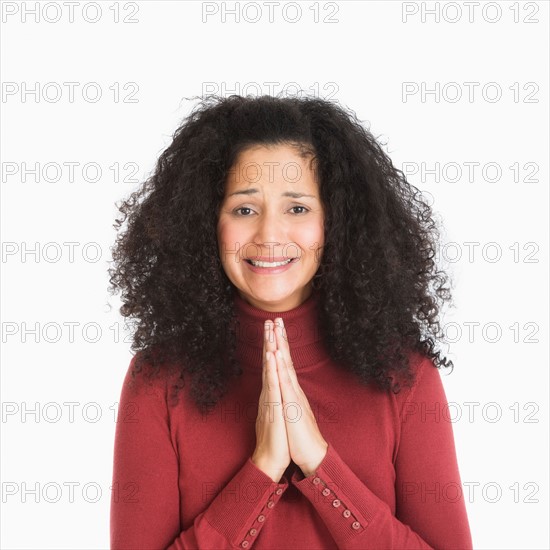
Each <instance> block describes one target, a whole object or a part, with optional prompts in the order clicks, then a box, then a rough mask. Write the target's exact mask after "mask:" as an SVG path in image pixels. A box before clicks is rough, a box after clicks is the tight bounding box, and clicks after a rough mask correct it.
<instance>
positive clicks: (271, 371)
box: [266, 351, 283, 421]
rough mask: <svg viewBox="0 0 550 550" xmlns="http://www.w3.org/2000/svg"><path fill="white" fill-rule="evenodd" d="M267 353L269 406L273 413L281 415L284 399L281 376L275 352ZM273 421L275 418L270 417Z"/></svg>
mask: <svg viewBox="0 0 550 550" xmlns="http://www.w3.org/2000/svg"><path fill="white" fill-rule="evenodd" d="M266 353H267V388H268V390H267V399H266V401H267V402H268V404H267V408H268V410H269V411H270V416H272V414H273V413H274V414H276V415H281V413H282V406H283V399H282V395H281V386H280V384H279V376H278V374H277V365H276V360H275V356H274V354H273V352H271V351H268V352H266ZM270 420H271V421H273V418H270Z"/></svg>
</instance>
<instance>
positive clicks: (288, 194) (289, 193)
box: [227, 189, 317, 199]
mask: <svg viewBox="0 0 550 550" xmlns="http://www.w3.org/2000/svg"><path fill="white" fill-rule="evenodd" d="M254 193H258V190H257V189H243V190H242V191H234V192H233V193H230V194H229V195H227V197H228V198H229V197H232V196H233V195H252V194H254ZM281 197H291V198H293V199H301V198H302V197H311V198H312V199H316V198H317V197H316V196H315V195H306V194H305V193H295V192H294V191H286V192H285V193H281Z"/></svg>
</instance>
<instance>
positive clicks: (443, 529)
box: [291, 358, 472, 550]
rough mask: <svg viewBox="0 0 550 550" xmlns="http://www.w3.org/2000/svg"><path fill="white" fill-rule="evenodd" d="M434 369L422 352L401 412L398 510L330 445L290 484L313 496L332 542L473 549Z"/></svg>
mask: <svg viewBox="0 0 550 550" xmlns="http://www.w3.org/2000/svg"><path fill="white" fill-rule="evenodd" d="M446 404H447V400H446V396H445V392H444V388H443V384H442V381H441V377H440V374H439V372H438V370H437V369H436V368H435V367H434V366H433V364H432V362H431V361H430V360H428V359H427V358H426V360H424V361H423V362H422V364H421V366H420V367H419V370H418V375H417V378H416V380H415V384H414V385H413V388H412V390H411V392H410V394H409V395H408V396H407V398H406V400H405V402H404V404H403V407H402V410H401V414H400V417H401V418H400V420H401V436H400V441H399V447H398V450H397V455H396V458H395V464H394V467H395V472H396V478H395V496H396V515H395V516H394V515H393V514H392V512H391V509H390V507H389V506H388V505H387V503H385V502H384V501H382V500H381V499H379V498H378V497H377V496H376V495H375V494H374V493H373V492H372V491H371V490H370V489H369V488H368V487H367V486H366V485H365V484H363V482H362V481H361V480H360V479H359V478H358V477H357V476H356V475H355V473H354V472H353V471H352V470H351V469H350V468H349V467H348V466H347V464H346V463H345V462H344V461H343V460H342V458H341V457H340V455H339V454H338V453H337V451H336V449H335V448H334V447H333V446H332V445H331V444H330V442H329V446H328V449H327V454H326V455H325V457H324V459H323V461H322V462H321V464H320V465H319V467H318V469H317V470H316V471H315V472H314V473H313V474H311V475H310V476H308V477H304V475H303V473H302V472H301V471H299V470H298V471H297V472H295V473H294V475H293V476H292V478H291V482H292V484H293V485H295V486H296V487H297V488H298V489H299V490H300V491H301V493H302V494H303V495H304V496H305V497H306V498H307V499H308V500H309V501H310V502H311V504H312V505H313V506H314V507H315V509H316V510H317V512H318V514H319V515H320V516H321V518H322V520H323V522H324V523H325V525H326V526H327V528H328V529H329V531H330V532H331V535H332V537H333V538H334V540H335V541H336V544H337V545H338V548H341V549H343V548H349V549H365V550H366V549H369V548H402V549H405V548H408V549H412V548H419V549H435V548H437V549H438V550H451V549H457V550H458V549H460V550H471V548H472V539H471V535H470V528H469V524H468V517H467V514H466V506H465V503H464V498H463V492H462V485H461V480H460V475H459V470H458V464H457V459H456V452H455V443H454V436H453V431H452V426H451V424H450V422H449V421H446V420H444V419H443V417H442V415H441V414H437V412H438V411H439V412H440V411H441V410H443V409H444V407H445V405H446Z"/></svg>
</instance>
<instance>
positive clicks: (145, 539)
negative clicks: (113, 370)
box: [111, 292, 472, 550]
mask: <svg viewBox="0 0 550 550" xmlns="http://www.w3.org/2000/svg"><path fill="white" fill-rule="evenodd" d="M316 300H317V295H316V293H315V292H314V293H313V294H311V295H310V297H309V298H308V299H307V300H306V301H305V302H304V303H302V304H301V305H300V306H298V307H296V308H294V309H292V310H290V311H286V312H281V313H272V312H267V311H262V310H260V309H257V308H255V307H253V306H251V305H250V304H248V303H247V302H246V301H244V300H243V299H242V298H241V297H240V296H239V295H238V294H235V308H236V310H235V311H236V312H237V315H238V319H239V322H240V325H239V330H238V344H237V357H238V359H239V362H240V365H241V367H242V368H243V371H244V372H243V374H242V375H241V376H240V377H237V378H234V379H233V380H232V382H231V386H230V390H229V392H228V393H227V394H226V395H225V396H224V397H223V399H222V400H221V401H220V402H219V403H218V404H217V406H216V407H215V408H214V409H213V410H212V411H211V412H210V413H209V414H207V415H201V414H200V413H199V412H198V410H197V409H196V407H195V405H194V403H193V401H192V400H191V398H190V397H189V395H188V391H189V384H186V386H185V387H184V388H183V389H182V390H180V391H181V392H182V393H181V394H180V397H179V402H178V404H177V405H176V406H175V407H171V406H169V404H168V402H167V384H169V383H170V381H169V380H168V378H169V377H166V376H165V377H164V378H161V377H159V378H156V379H154V383H153V385H152V386H149V385H148V384H147V382H146V381H145V380H144V379H143V376H142V375H141V374H138V375H137V376H136V382H135V383H134V384H133V385H132V384H129V382H130V380H131V376H130V371H131V369H132V366H133V363H134V359H132V361H131V363H130V367H129V369H128V372H127V374H126V378H125V380H124V385H123V388H122V392H121V397H120V403H119V416H118V422H117V426H116V436H115V448H114V471H113V491H112V498H111V548H112V549H117V550H118V549H132V550H135V549H148V550H153V549H155V550H156V549H158V550H160V549H169V550H181V549H183V548H200V549H205V550H206V549H216V550H217V549H224V548H249V549H250V548H252V547H254V548H257V549H260V548H271V549H277V550H281V549H284V548H294V549H301V550H303V549H307V548H312V549H313V548H314V549H321V548H350V549H361V550H364V549H368V548H376V549H386V548H408V549H410V548H437V549H441V550H443V549H451V548H453V549H461V550H465V549H471V548H472V541H471V536H470V530H469V525H468V518H467V514H466V508H465V504H464V499H463V493H462V485H461V481H460V475H459V470H458V466H457V460H456V454H455V446H454V438H453V432H452V426H451V424H450V423H449V422H448V421H446V420H445V419H444V418H443V416H442V415H441V414H438V413H437V411H441V410H442V409H443V407H444V406H445V404H446V403H447V401H446V397H445V392H444V389H443V385H442V383H441V378H440V374H439V372H438V370H437V369H436V368H435V367H434V365H433V363H432V362H431V361H430V360H429V359H428V358H427V357H422V356H420V355H415V356H414V357H412V361H411V362H412V364H413V365H415V369H416V382H415V385H414V386H413V387H412V388H404V389H402V390H401V392H400V393H398V394H396V395H395V394H392V393H391V392H384V391H381V390H379V389H376V388H375V387H374V386H372V385H368V386H364V385H362V384H361V383H360V382H359V381H358V379H356V377H355V376H354V375H352V374H351V373H348V372H347V371H346V370H344V369H343V368H342V367H340V366H339V365H338V364H335V363H334V362H333V361H332V360H331V358H330V357H329V355H328V352H327V350H326V348H325V346H324V345H323V342H322V341H321V339H320V335H319V331H318V323H317V313H316V304H317V301H316ZM275 317H282V318H283V321H284V324H285V328H286V331H287V337H288V341H289V347H290V353H291V356H292V360H293V363H294V368H295V369H296V373H297V375H298V381H299V383H300V385H301V387H302V389H303V390H304V392H305V394H306V396H307V398H308V400H309V403H310V405H311V407H312V410H313V412H314V414H315V417H316V419H317V424H318V426H319V429H320V431H321V433H322V434H323V437H324V438H325V440H326V441H327V443H328V445H329V446H328V450H327V454H326V456H325V458H324V459H323V461H322V462H321V464H320V465H319V467H318V469H317V470H316V471H315V472H314V473H313V474H312V475H310V476H309V477H304V475H303V474H302V472H301V471H300V470H299V469H298V467H297V466H295V465H294V463H291V464H290V466H289V468H288V469H287V471H286V472H285V474H284V476H283V477H282V478H281V480H280V482H279V483H275V482H273V481H272V480H271V478H270V477H269V476H267V475H266V474H264V472H262V471H261V470H260V469H259V468H257V467H256V466H255V465H254V464H253V462H252V461H251V459H250V457H251V456H252V453H253V452H254V448H255V445H256V433H255V422H256V414H257V411H258V400H259V396H260V391H261V387H262V378H261V373H262V357H261V355H262V347H263V323H264V321H265V320H266V319H273V320H274V319H275ZM289 414H290V412H289Z"/></svg>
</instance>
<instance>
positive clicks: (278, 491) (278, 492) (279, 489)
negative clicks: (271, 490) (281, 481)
mask: <svg viewBox="0 0 550 550" xmlns="http://www.w3.org/2000/svg"><path fill="white" fill-rule="evenodd" d="M282 492H283V490H282V489H281V488H280V487H279V488H278V489H277V490H276V491H275V494H276V495H280V494H281V493H282Z"/></svg>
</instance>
